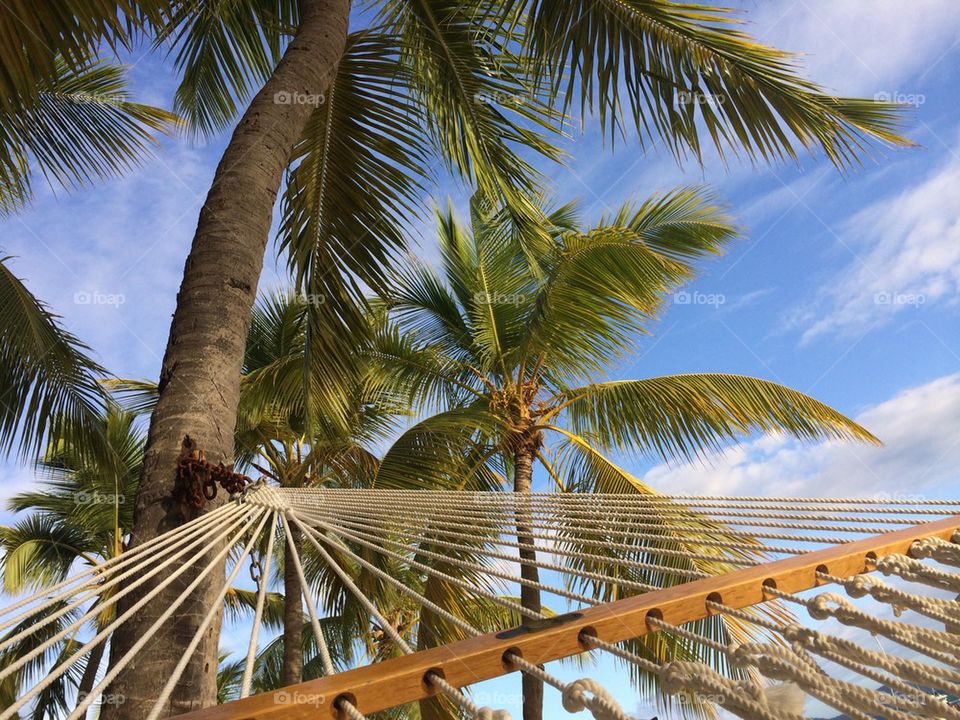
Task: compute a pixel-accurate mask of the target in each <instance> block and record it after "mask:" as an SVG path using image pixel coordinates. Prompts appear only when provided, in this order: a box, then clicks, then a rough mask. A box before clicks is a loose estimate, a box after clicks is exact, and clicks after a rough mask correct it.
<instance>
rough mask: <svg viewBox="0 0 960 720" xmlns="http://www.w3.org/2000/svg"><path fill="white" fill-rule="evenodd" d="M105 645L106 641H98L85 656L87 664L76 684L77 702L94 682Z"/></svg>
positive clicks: (87, 692) (91, 687) (84, 695)
mask: <svg viewBox="0 0 960 720" xmlns="http://www.w3.org/2000/svg"><path fill="white" fill-rule="evenodd" d="M106 647H107V643H106V641H104V642H102V643H99V644H98V645H96V646H95V647H94V648H93V649H92V650H91V651H90V654H89V655H88V656H87V664H86V666H85V667H84V668H83V676H82V677H81V678H80V684H79V685H77V702H78V703H79V702H80V701H81V700H83V699H84V698H85V697H86V696H87V695H89V694H90V691H91V690H93V684H94V682H96V679H97V671H98V670H99V669H100V663H101V662H102V661H103V652H104V650H106Z"/></svg>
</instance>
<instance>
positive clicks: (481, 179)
mask: <svg viewBox="0 0 960 720" xmlns="http://www.w3.org/2000/svg"><path fill="white" fill-rule="evenodd" d="M482 5H483V4H482V3H463V2H455V1H453V0H413V1H412V2H411V1H408V0H388V2H384V3H382V5H381V9H380V14H379V16H378V19H379V20H380V21H381V22H383V23H384V25H385V26H386V28H387V29H388V31H389V32H391V33H394V34H396V35H397V36H398V37H399V38H400V39H401V43H402V48H403V55H402V61H403V63H404V65H405V66H406V67H408V68H409V72H410V79H411V81H412V85H411V87H412V89H413V92H414V93H415V95H416V97H417V99H418V100H419V102H420V103H422V105H423V108H424V115H423V119H424V121H425V122H426V125H427V129H428V132H429V134H430V137H431V138H432V140H433V144H434V146H435V147H436V148H437V150H438V151H439V153H440V154H441V156H442V157H443V158H444V160H445V161H446V163H447V165H448V167H449V169H450V170H451V171H452V172H453V173H455V174H457V175H459V176H460V177H463V178H464V179H466V180H468V181H469V182H470V183H471V185H473V186H474V187H476V188H477V189H479V190H480V191H481V192H482V193H484V194H485V195H487V196H489V197H491V198H497V199H499V200H501V201H503V202H505V203H506V204H507V206H509V207H511V208H513V209H514V210H515V211H517V212H519V213H520V214H524V213H525V212H527V211H529V210H530V209H532V208H531V205H530V203H529V199H528V198H529V194H530V193H531V191H533V190H535V189H536V185H537V183H538V179H539V178H538V173H537V172H536V171H535V170H534V168H533V166H532V165H530V164H529V163H528V162H526V161H525V160H524V158H523V155H522V154H521V153H520V152H519V148H520V147H523V148H526V149H529V150H532V151H533V152H536V153H538V154H540V155H542V156H545V157H548V158H551V159H559V157H560V154H559V152H558V150H557V149H556V148H554V147H553V146H552V145H551V144H550V143H549V142H548V141H547V140H546V139H545V137H544V136H543V135H542V134H541V133H542V131H543V130H545V129H546V130H552V129H553V128H554V126H555V123H556V121H557V120H558V115H557V113H556V112H555V111H554V110H553V109H552V108H551V107H550V105H549V104H547V103H545V102H544V101H543V97H542V96H541V95H540V94H538V93H537V92H535V90H534V89H533V88H532V87H531V86H530V85H529V84H528V83H527V78H526V76H525V71H524V68H523V66H522V65H521V64H520V63H519V62H517V60H516V59H515V58H514V57H513V56H512V54H511V49H512V48H511V46H512V45H515V37H514V36H513V35H512V34H511V33H504V32H498V31H497V29H496V28H495V27H493V26H491V25H489V24H485V23H484V22H483V21H482V17H483V11H482V10H481V6H482Z"/></svg>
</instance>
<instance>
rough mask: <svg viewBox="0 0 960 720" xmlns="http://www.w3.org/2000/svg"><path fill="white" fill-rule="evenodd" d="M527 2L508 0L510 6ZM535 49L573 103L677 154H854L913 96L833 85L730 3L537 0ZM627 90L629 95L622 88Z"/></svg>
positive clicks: (540, 64)
mask: <svg viewBox="0 0 960 720" xmlns="http://www.w3.org/2000/svg"><path fill="white" fill-rule="evenodd" d="M520 4H521V3H516V2H510V3H505V4H504V5H503V6H502V7H503V13H504V14H511V13H515V12H517V10H516V6H518V5H520ZM522 5H523V6H524V7H525V9H526V12H527V15H526V27H525V29H526V32H525V38H524V44H525V49H526V57H527V59H528V60H529V62H530V64H531V66H532V72H534V73H535V74H536V75H537V76H538V77H539V79H540V81H541V82H542V84H543V85H544V86H546V87H548V88H549V89H550V90H551V94H552V95H553V96H554V97H557V98H560V100H561V102H562V103H563V105H564V106H565V107H570V106H574V105H576V106H578V107H579V110H580V112H581V115H584V116H585V115H587V114H588V113H595V114H596V115H597V116H598V117H599V118H600V122H601V125H602V127H603V128H604V129H605V130H606V131H608V132H610V134H611V136H614V135H615V134H616V132H617V130H618V129H623V128H624V127H625V126H626V125H627V124H628V123H633V124H635V125H636V127H637V130H638V132H639V133H640V135H641V137H643V136H646V137H647V138H649V140H650V141H651V142H655V141H658V140H659V141H662V142H663V143H664V144H665V145H666V146H667V147H668V148H669V149H670V150H671V152H673V153H674V155H676V156H677V157H678V158H682V157H684V156H687V155H692V156H693V157H694V158H695V159H697V160H699V159H701V157H702V155H703V151H704V145H706V144H712V145H713V146H714V147H716V149H717V150H718V151H719V152H720V154H721V155H723V154H724V153H726V152H732V153H733V154H741V153H742V154H744V155H746V156H748V157H750V158H761V159H765V160H777V159H782V158H785V157H789V158H792V157H796V155H797V150H798V148H811V149H812V148H819V149H821V150H822V151H823V152H824V153H825V154H826V156H827V157H828V158H829V159H830V161H831V162H833V163H834V164H836V165H838V166H841V167H845V166H848V165H850V164H852V163H854V162H856V160H857V157H858V156H860V155H861V154H862V153H863V152H864V151H865V150H867V149H868V147H869V145H870V144H872V143H874V142H877V141H879V142H881V143H888V144H892V145H909V144H910V143H909V141H907V140H905V139H904V138H902V137H901V136H900V135H898V130H899V128H900V126H901V124H902V121H903V117H904V115H903V110H904V108H902V107H899V106H896V105H891V104H889V103H881V102H876V101H872V100H863V99H858V98H844V97H835V96H833V95H830V94H828V93H826V92H824V90H823V89H822V88H820V87H819V86H818V85H816V84H815V83H812V82H810V81H808V80H805V79H803V78H802V77H801V76H800V75H799V74H798V70H797V62H796V57H795V56H794V55H791V54H790V53H786V52H783V51H780V50H777V49H774V48H771V47H768V46H766V45H763V44H760V43H758V42H756V41H755V40H754V39H753V38H751V37H750V36H749V35H748V34H747V33H745V32H744V31H743V30H742V29H741V28H740V21H739V20H738V19H737V18H735V17H733V16H732V14H731V11H730V10H729V9H727V8H722V7H716V6H712V5H705V4H695V3H678V2H670V1H669V0H601V2H594V1H593V0H571V1H570V2H562V3H555V2H546V1H545V0H532V2H529V3H522ZM624 94H625V95H626V101H627V102H626V103H624V102H623V101H622V100H621V97H622V96H623V95H624Z"/></svg>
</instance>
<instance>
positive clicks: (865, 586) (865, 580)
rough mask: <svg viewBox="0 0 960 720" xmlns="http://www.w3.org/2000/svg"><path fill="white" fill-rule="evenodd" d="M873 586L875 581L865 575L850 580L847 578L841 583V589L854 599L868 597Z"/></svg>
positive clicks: (855, 576)
mask: <svg viewBox="0 0 960 720" xmlns="http://www.w3.org/2000/svg"><path fill="white" fill-rule="evenodd" d="M874 585H875V581H874V580H873V578H871V577H869V576H867V575H854V576H853V577H851V578H847V579H846V580H845V581H844V583H843V587H844V589H845V590H846V591H847V592H848V593H850V597H855V598H862V597H864V596H866V595H869V594H870V593H871V592H872V590H873V587H874Z"/></svg>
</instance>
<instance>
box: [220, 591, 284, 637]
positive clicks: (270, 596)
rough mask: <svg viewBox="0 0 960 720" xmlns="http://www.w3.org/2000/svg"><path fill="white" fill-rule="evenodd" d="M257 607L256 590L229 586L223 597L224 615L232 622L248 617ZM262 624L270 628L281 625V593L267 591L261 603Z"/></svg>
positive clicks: (276, 628)
mask: <svg viewBox="0 0 960 720" xmlns="http://www.w3.org/2000/svg"><path fill="white" fill-rule="evenodd" d="M256 607H257V591H256V590H245V589H244V588H239V587H231V588H230V589H229V590H228V591H227V594H226V595H225V596H224V598H223V609H224V614H225V616H226V617H227V618H228V619H229V620H230V621H232V622H238V621H242V620H244V619H247V618H249V617H250V616H251V615H252V614H253V612H254V610H256ZM261 622H262V623H263V626H264V627H266V628H269V629H270V630H278V629H280V628H282V627H283V595H281V594H280V593H276V592H268V593H267V594H266V595H265V597H264V603H263V616H262V621H261Z"/></svg>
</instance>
